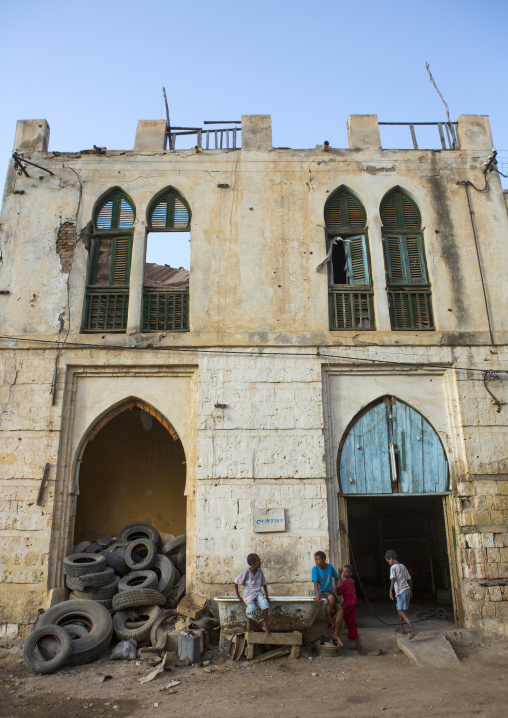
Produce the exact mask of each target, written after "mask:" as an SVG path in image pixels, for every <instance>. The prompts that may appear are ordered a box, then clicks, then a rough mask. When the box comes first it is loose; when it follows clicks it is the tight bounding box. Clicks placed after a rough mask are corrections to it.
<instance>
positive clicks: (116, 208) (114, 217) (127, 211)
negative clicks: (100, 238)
mask: <svg viewBox="0 0 508 718" xmlns="http://www.w3.org/2000/svg"><path fill="white" fill-rule="evenodd" d="M133 224H134V207H133V206H132V205H131V203H130V202H129V201H128V200H127V199H126V198H125V197H124V196H123V195H122V194H121V192H119V191H115V192H113V193H111V194H109V196H108V197H106V199H105V200H104V203H103V205H102V206H101V207H100V208H99V211H98V212H97V215H96V218H95V226H96V228H97V229H98V230H99V231H105V230H110V229H119V228H120V229H129V228H130V227H132V225H133Z"/></svg>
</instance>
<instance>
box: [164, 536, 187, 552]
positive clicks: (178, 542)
mask: <svg viewBox="0 0 508 718" xmlns="http://www.w3.org/2000/svg"><path fill="white" fill-rule="evenodd" d="M186 540H187V534H181V535H180V536H177V537H176V538H174V539H171V541H168V542H167V543H166V544H164V546H163V548H162V553H163V554H164V555H165V556H169V554H170V553H177V552H178V551H179V549H180V548H181V547H182V546H183V545H184V544H185V542H186Z"/></svg>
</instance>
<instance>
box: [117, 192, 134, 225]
mask: <svg viewBox="0 0 508 718" xmlns="http://www.w3.org/2000/svg"><path fill="white" fill-rule="evenodd" d="M133 224H134V209H133V208H132V207H131V205H130V204H129V203H128V202H127V201H126V200H125V199H124V198H123V197H122V198H121V200H120V212H119V217H118V227H120V228H122V229H126V228H128V227H132V225H133Z"/></svg>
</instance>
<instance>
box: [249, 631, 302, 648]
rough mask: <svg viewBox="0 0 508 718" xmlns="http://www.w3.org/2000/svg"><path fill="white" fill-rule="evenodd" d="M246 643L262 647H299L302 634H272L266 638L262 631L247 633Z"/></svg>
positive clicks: (294, 632)
mask: <svg viewBox="0 0 508 718" xmlns="http://www.w3.org/2000/svg"><path fill="white" fill-rule="evenodd" d="M246 639H247V643H255V644H256V645H264V646H301V645H302V634H301V632H300V631H292V632H291V633H272V635H271V636H268V635H267V634H266V633H265V632H264V631H249V632H248V633H247V634H246Z"/></svg>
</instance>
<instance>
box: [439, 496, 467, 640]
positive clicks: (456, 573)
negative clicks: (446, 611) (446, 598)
mask: <svg viewBox="0 0 508 718" xmlns="http://www.w3.org/2000/svg"><path fill="white" fill-rule="evenodd" d="M451 501H452V499H451V497H450V496H443V513H444V519H445V530H446V543H447V547H448V561H449V564H450V579H451V584H452V599H453V611H454V614H455V625H456V626H460V627H463V626H464V625H465V616H464V606H463V604H462V595H461V587H462V570H461V569H462V566H461V562H460V555H459V551H458V548H457V542H456V540H455V525H454V522H453V513H452V506H451Z"/></svg>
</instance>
